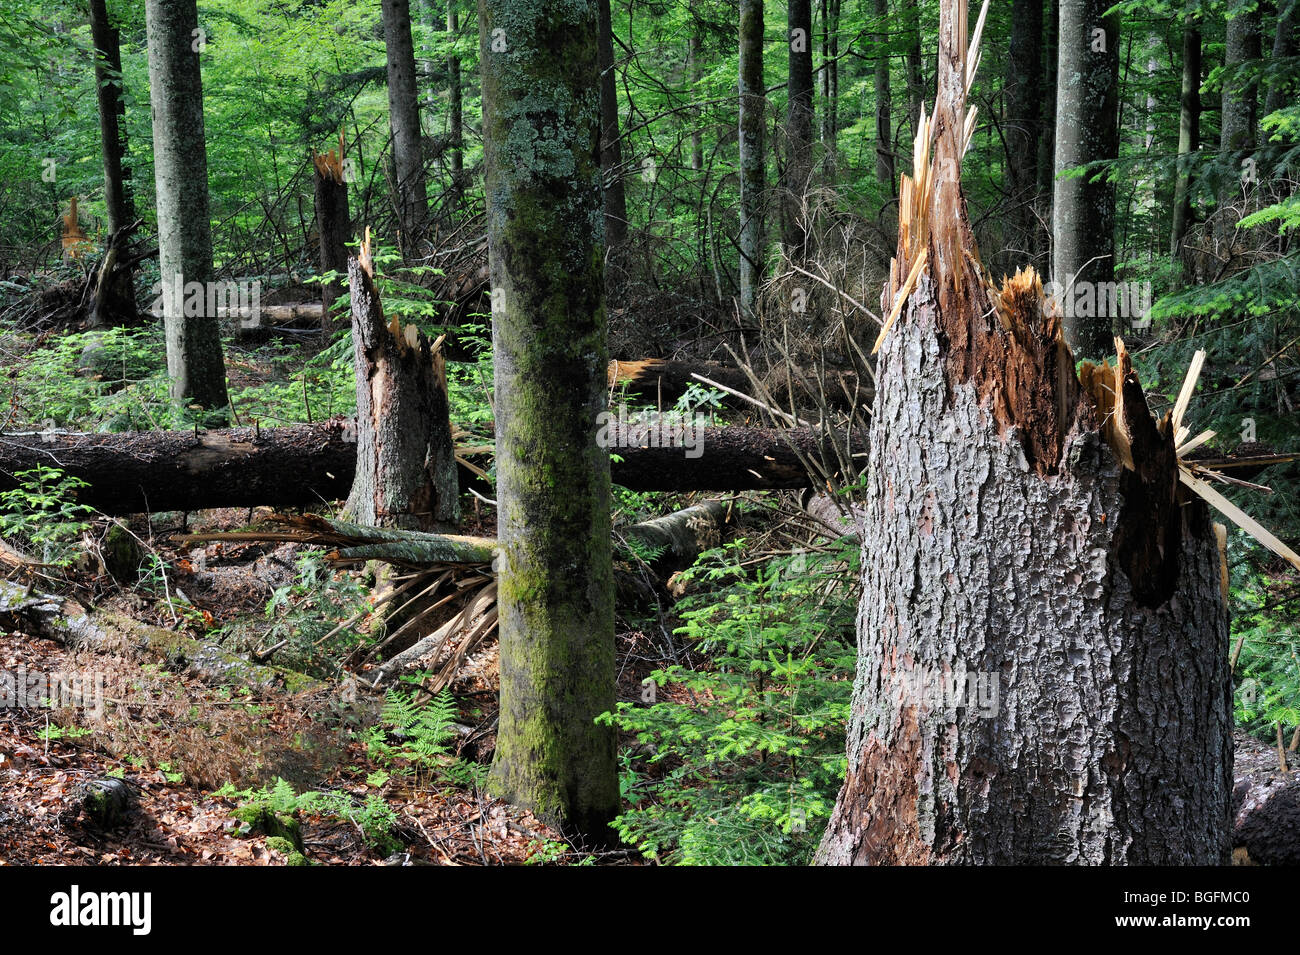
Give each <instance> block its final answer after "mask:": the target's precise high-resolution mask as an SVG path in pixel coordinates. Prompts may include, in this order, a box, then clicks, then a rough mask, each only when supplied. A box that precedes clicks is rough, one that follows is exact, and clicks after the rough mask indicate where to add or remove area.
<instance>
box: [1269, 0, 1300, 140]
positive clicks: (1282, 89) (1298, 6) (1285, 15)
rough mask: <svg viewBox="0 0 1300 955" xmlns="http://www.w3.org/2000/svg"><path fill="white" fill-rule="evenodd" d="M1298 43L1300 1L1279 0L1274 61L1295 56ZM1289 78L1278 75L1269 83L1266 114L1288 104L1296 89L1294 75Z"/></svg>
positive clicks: (1299, 35) (1299, 36)
mask: <svg viewBox="0 0 1300 955" xmlns="http://www.w3.org/2000/svg"><path fill="white" fill-rule="evenodd" d="M1298 44H1300V2H1297V0H1278V11H1277V31H1276V32H1275V33H1274V35H1273V61H1274V62H1275V63H1276V62H1279V61H1280V60H1283V59H1285V58H1286V57H1289V56H1295V55H1296V51H1297V45H1298ZM1288 79H1289V82H1288ZM1288 79H1283V78H1282V77H1277V78H1275V79H1274V80H1273V82H1272V83H1270V84H1269V87H1268V95H1267V96H1266V97H1265V99H1264V115H1265V116H1267V115H1269V114H1270V113H1276V112H1277V111H1278V110H1280V109H1281V108H1282V107H1284V106H1286V104H1287V100H1288V98H1289V97H1290V96H1291V95H1292V91H1293V90H1294V89H1295V79H1294V76H1291V77H1289V78H1288Z"/></svg>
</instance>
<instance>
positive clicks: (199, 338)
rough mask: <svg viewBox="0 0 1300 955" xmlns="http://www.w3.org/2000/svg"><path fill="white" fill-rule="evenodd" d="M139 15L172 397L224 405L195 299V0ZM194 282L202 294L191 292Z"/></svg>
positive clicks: (208, 333)
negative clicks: (150, 117)
mask: <svg viewBox="0 0 1300 955" xmlns="http://www.w3.org/2000/svg"><path fill="white" fill-rule="evenodd" d="M145 21H146V24H147V31H148V46H149V98H150V102H151V103H152V105H153V155H154V183H155V186H156V189H157V193H158V258H159V264H160V267H161V269H162V285H163V323H164V325H165V326H166V332H167V373H168V375H169V376H170V378H171V397H172V401H173V402H174V403H175V404H176V405H177V406H178V407H179V408H182V409H185V408H188V407H189V406H191V405H198V406H199V407H201V408H207V409H224V408H225V407H226V404H227V398H226V365H225V361H224V359H223V357H222V354H221V329H220V326H219V325H218V322H217V316H216V315H209V314H207V313H206V304H199V303H206V302H207V298H208V296H207V294H206V289H207V283H208V282H209V281H210V280H211V278H212V227H211V224H210V223H209V221H208V159H207V149H206V145H205V143H204V138H203V79H202V76H201V75H200V72H199V56H200V55H201V52H200V51H201V49H202V46H203V44H202V42H201V40H202V35H201V34H200V33H199V32H198V11H197V9H196V7H195V3H194V0H147V2H146V3H145ZM194 283H197V285H196V284H194ZM196 288H197V289H200V290H202V294H201V295H197V296H196V295H192V294H191V291H192V290H194V289H196Z"/></svg>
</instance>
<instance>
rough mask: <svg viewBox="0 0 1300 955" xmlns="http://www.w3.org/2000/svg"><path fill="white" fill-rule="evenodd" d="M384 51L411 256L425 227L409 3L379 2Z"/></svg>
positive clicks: (404, 244)
mask: <svg viewBox="0 0 1300 955" xmlns="http://www.w3.org/2000/svg"><path fill="white" fill-rule="evenodd" d="M383 15H384V50H385V53H386V57H387V64H388V125H389V128H390V129H391V130H392V133H393V169H394V173H395V175H396V177H397V181H396V183H395V184H394V185H395V189H394V195H395V198H396V204H397V218H398V223H399V225H400V228H401V231H402V234H401V236H400V242H399V245H400V246H401V249H402V252H403V253H404V254H406V255H410V254H412V253H414V252H415V251H416V250H417V249H418V247H419V243H420V240H421V239H423V238H424V234H425V230H426V228H427V226H428V221H429V198H428V192H427V187H426V185H425V181H424V146H423V142H422V137H421V134H420V98H419V92H418V90H417V87H416V81H415V44H414V42H413V41H412V40H411V3H410V0H383Z"/></svg>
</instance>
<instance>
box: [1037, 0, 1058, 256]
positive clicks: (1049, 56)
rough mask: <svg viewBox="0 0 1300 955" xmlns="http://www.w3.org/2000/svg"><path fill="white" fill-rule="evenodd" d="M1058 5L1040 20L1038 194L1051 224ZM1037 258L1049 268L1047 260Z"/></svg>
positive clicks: (1053, 3) (1053, 2)
mask: <svg viewBox="0 0 1300 955" xmlns="http://www.w3.org/2000/svg"><path fill="white" fill-rule="evenodd" d="M1060 13H1061V11H1060V4H1059V3H1058V0H1051V3H1050V4H1048V6H1047V9H1046V16H1045V17H1044V19H1043V104H1042V125H1041V126H1040V127H1039V138H1038V194H1039V195H1040V196H1042V197H1043V202H1044V203H1045V205H1046V206H1047V213H1048V214H1047V216H1046V217H1045V218H1046V221H1047V223H1048V225H1049V227H1050V224H1051V222H1052V215H1051V212H1052V201H1053V192H1054V190H1055V188H1056V185H1055V184H1056V65H1057V59H1058V58H1059V56H1058V52H1059V43H1058V42H1057V37H1058V33H1059V29H1060ZM1040 258H1041V259H1042V260H1043V263H1044V264H1045V265H1047V266H1049V268H1048V269H1047V270H1046V271H1050V265H1051V263H1050V262H1048V261H1047V256H1046V255H1042V256H1040Z"/></svg>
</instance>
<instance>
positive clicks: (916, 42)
mask: <svg viewBox="0 0 1300 955" xmlns="http://www.w3.org/2000/svg"><path fill="white" fill-rule="evenodd" d="M905 62H906V67H907V116H908V122H909V124H910V126H909V128H910V129H911V130H912V137H913V138H915V137H916V131H917V129H918V128H919V124H920V122H921V107H922V105H923V104H924V102H925V76H924V73H923V70H922V66H921V5H920V4H919V3H914V4H910V5H909V9H908V13H907V59H906V61H905Z"/></svg>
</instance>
